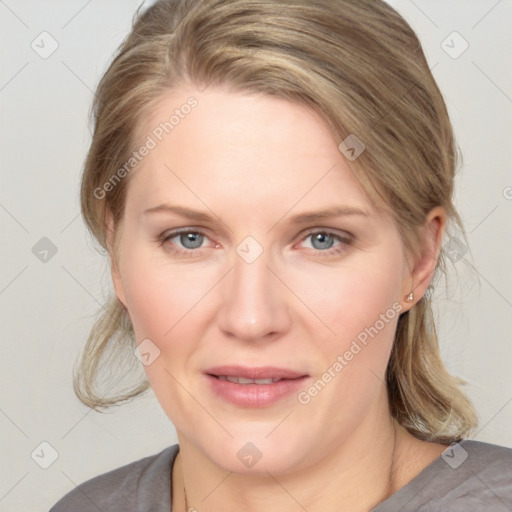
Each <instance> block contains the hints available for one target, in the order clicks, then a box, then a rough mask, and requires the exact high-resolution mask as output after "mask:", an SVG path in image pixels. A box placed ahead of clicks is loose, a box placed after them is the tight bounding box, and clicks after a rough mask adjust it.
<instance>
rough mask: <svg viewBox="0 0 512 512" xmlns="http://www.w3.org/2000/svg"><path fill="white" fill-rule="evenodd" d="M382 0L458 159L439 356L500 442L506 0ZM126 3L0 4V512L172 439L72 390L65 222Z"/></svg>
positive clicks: (82, 302)
mask: <svg viewBox="0 0 512 512" xmlns="http://www.w3.org/2000/svg"><path fill="white" fill-rule="evenodd" d="M390 3H391V4H392V5H393V6H394V7H395V8H397V9H398V10H399V12H400V13H402V15H403V16H404V17H405V18H406V19H407V20H408V21H409V23H410V24H411V25H412V27H413V28H414V29H415V30H416V32H417V34H418V35H419V37H420V40H421V41H422V44H423V47H424V50H425V53H426V55H427V58H428V61H429V64H430V66H431V67H432V69H433V73H434V76H435V78H436V79H437V81H438V83H439V86H440V88H441V91H442V92H443V95H444V97H445V99H446V102H447V105H448V108H449V111H450V115H451V118H452V121H453V124H454V128H455V133H456V137H457V141H458V144H459V146H460V148H461V151H462V153H463V157H464V163H463V166H462V169H461V171H460V174H459V177H458V179H457V196H456V204H457V205H458V207H459V209H460V212H461V214H462V217H463V220H464V221H465V224H466V228H467V231H468V235H469V243H470V248H471V253H470V252H466V253H464V251H465V248H464V247H462V248H461V247H460V246H457V245H456V243H455V245H453V244H454V242H452V246H451V248H452V249H455V251H452V254H453V255H454V260H457V258H458V257H461V258H460V259H459V260H458V261H454V262H453V263H452V264H451V265H450V271H451V272H452V275H454V276H455V275H456V276H457V279H456V280H454V284H453V285H452V286H450V288H449V289H448V290H446V289H444V287H441V288H440V289H439V291H438V292H437V294H436V295H437V298H438V303H437V304H438V305H437V308H436V311H437V317H438V322H439V331H440V338H441V349H442V354H443V357H444V359H445V361H446V364H447V366H448V367H449V369H450V371H451V372H452V373H454V374H457V375H459V376H461V377H462V378H464V379H466V380H467V381H468V383H469V385H468V388H467V391H468V393H469V395H470V396H471V398H472V399H473V400H474V403H475V405H476V407H477V410H478V413H479V416H480V428H479V430H478V432H477V433H476V435H475V437H474V438H475V439H478V440H483V441H488V442H493V443H496V444H502V445H505V446H510V447H512V430H511V429H510V424H511V419H512V385H511V384H512V375H511V372H510V363H511V360H512V343H511V341H512V336H511V334H510V330H511V327H510V325H511V324H510V318H511V317H512V291H511V290H512V273H511V272H510V262H511V261H512V258H511V253H512V243H511V236H510V234H511V229H510V222H511V220H512V172H511V157H510V145H511V142H512V66H511V65H510V53H511V50H512V35H511V31H510V26H511V22H512V2H511V1H510V0H501V1H496V0H458V1H454V0H450V1H441V0H437V1H432V0H428V1H427V0H415V1H412V0H394V1H392V2H390ZM138 5H139V1H138V0H122V1H121V0H108V1H107V0H89V1H87V0H68V1H66V2H65V1H55V0H53V1H44V2H42V1H36V0H5V1H1V0H0V24H1V33H0V37H1V41H0V48H1V51H2V54H1V63H2V65H1V66H0V108H1V130H2V131H1V137H0V148H1V150H0V155H1V182H0V227H1V233H2V250H1V266H0V311H1V315H2V323H1V325H2V341H1V357H0V378H1V382H2V388H1V390H2V391H1V401H0V433H1V436H0V444H1V453H2V464H1V467H2V469H1V478H0V510H1V511H12V510H24V511H29V510H30V511H38V510H39V511H43V510H47V509H48V508H49V507H50V506H51V505H52V504H53V503H54V502H55V501H56V500H57V499H58V498H60V497H61V496H62V495H63V494H64V493H66V492H67V491H69V490H70V489H71V488H73V486H74V485H75V484H78V483H80V482H82V481H84V480H85V479H88V478H90V477H92V476H94V475H97V474H99V473H102V472H104V471H107V470H109V469H112V468H114V467H117V466H120V465H122V464H124V463H127V462H130V461H132V460H135V459H138V458H141V457H143V456H145V455H149V454H152V453H154V452H156V451H159V450H161V449H162V448H164V447H165V446H168V445H169V444H173V443H175V442H176V437H175V432H174V429H173V426H172V425H171V423H170V421H169V420H168V419H167V417H166V416H165V415H164V413H163V412H162V411H161V410H160V407H159V405H158V403H157V402H156V399H155V398H154V396H153V395H152V393H151V392H150V393H148V394H147V395H145V396H144V397H142V398H140V399H139V400H138V401H136V402H134V403H132V404H129V405H124V406H122V407H119V408H116V409H114V410H112V412H110V413H108V414H99V413H95V412H91V411H89V410H87V409H86V408H85V407H84V406H82V405H81V404H80V403H79V402H78V400H77V399H76V398H75V396H74V394H73V391H72V385H71V372H72V367H73V363H74V361H75V359H76V357H77V355H78V353H79V351H80V350H81V348H82V346H83V344H84V342H85V340H86V338H87V334H88V331H89V328H90V326H91V325H92V322H93V319H94V315H95V314H96V313H97V312H98V310H99V308H100V305H99V304H101V302H102V300H103V298H104V297H105V296H106V295H107V293H108V290H109V287H110V275H109V271H108V263H107V261H106V259H105V258H104V257H102V256H101V255H100V254H99V253H98V252H97V244H96V243H95V242H94V241H92V239H91V237H90V235H89V234H88V233H87V231H86V230H85V227H84V224H83V222H82V220H81V217H80V215H79V205H78V184H79V177H80V170H81V166H82V163H83V158H84V156H85V152H86V150H87V146H88V143H89V141H90V132H89V127H88V119H87V114H88V109H89V106H90V102H91V100H92V96H93V93H92V91H93V90H94V88H95V86H96V84H97V82H98V80H99V78H100V76H101V74H102V72H103V71H104V70H105V69H106V66H107V64H108V62H109V60H110V58H111V56H112V54H113V52H114V50H115V48H116V47H117V45H118V44H119V43H120V42H121V40H122V39H123V37H124V36H125V35H126V33H127V32H128V30H129V27H130V23H131V18H132V15H133V13H134V12H135V9H136V7H137V6H138ZM454 31H455V32H457V33H458V34H453V32H454ZM43 32H47V33H48V34H49V35H47V34H42V33H43ZM57 44H58V47H57V48H56V49H55V51H54V52H53V53H52V54H51V55H48V53H50V51H51V50H52V49H53V47H52V45H54V46H55V45H57ZM466 44H467V45H468V47H467V49H466V50H465V51H464V52H462V50H463V49H464V48H465V46H466ZM44 237H46V238H48V239H49V240H50V241H51V244H53V246H54V247H55V249H54V251H55V250H56V251H57V252H56V253H55V254H53V253H52V251H51V247H52V245H51V244H50V243H49V242H48V241H47V240H44V241H42V242H41V241H40V240H41V239H42V238H44ZM446 243H450V241H449V240H446ZM36 244H39V245H36ZM41 244H42V245H41ZM34 246H35V249H34ZM41 247H43V249H44V248H46V249H47V250H48V248H49V247H50V250H49V252H48V254H47V255H46V261H41V259H40V258H38V257H37V256H36V254H37V253H39V255H40V257H41V252H40V251H41ZM34 253H36V254H34ZM43 259H44V257H43ZM473 266H474V269H473V270H471V269H472V267H473ZM41 443H49V444H43V445H41ZM54 451H55V452H54ZM55 457H57V458H56V459H55V460H54V461H53V459H54V458H55ZM50 462H52V463H51V465H49V467H48V468H47V469H43V467H41V466H45V465H48V464H50Z"/></svg>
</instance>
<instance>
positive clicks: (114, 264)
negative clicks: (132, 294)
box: [105, 212, 126, 309]
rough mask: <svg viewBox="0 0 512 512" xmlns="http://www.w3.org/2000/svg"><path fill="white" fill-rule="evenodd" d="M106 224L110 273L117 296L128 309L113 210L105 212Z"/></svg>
mask: <svg viewBox="0 0 512 512" xmlns="http://www.w3.org/2000/svg"><path fill="white" fill-rule="evenodd" d="M105 225H106V228H107V231H106V242H107V247H108V254H109V257H110V273H111V276H112V283H113V285H114V290H115V292H116V295H117V298H118V299H119V302H121V304H122V305H123V306H124V308H125V309H126V297H125V293H124V286H123V281H122V279H121V272H120V269H119V254H118V252H117V251H116V247H115V239H116V232H115V229H114V219H113V216H112V213H111V212H107V213H106V214H105ZM118 229H120V226H118Z"/></svg>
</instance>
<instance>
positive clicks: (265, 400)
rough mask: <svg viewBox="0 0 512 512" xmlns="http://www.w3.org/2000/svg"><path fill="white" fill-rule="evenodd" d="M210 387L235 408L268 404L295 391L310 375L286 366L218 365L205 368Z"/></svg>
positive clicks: (296, 391) (267, 405)
mask: <svg viewBox="0 0 512 512" xmlns="http://www.w3.org/2000/svg"><path fill="white" fill-rule="evenodd" d="M218 376H227V377H244V378H247V379H282V380H278V381H277V382H273V383H272V384H237V383H235V382H230V381H227V380H221V379H219V378H218ZM205 377H206V379H207V380H208V384H209V385H210V388H211V389H212V390H213V391H214V393H215V394H216V395H217V396H219V397H220V398H222V399H224V400H226V401H228V402H230V403H232V404H234V405H236V406H238V407H250V408H258V407H269V406H271V405H273V404H275V403H276V402H278V401H280V400H282V399H284V398H286V397H288V396H289V395H291V394H293V393H295V394H296V393H298V392H299V390H300V389H301V388H302V387H303V386H304V382H305V381H306V379H308V378H309V375H307V374H304V373H300V372H297V371H294V370H290V369H288V368H278V367H274V366H264V367H248V366H217V367H215V368H210V369H208V370H206V372H205Z"/></svg>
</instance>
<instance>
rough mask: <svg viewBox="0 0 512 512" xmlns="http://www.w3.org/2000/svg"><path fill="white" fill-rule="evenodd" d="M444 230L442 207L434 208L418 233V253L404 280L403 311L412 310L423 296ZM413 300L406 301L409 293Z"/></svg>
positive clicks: (434, 267) (430, 277)
mask: <svg viewBox="0 0 512 512" xmlns="http://www.w3.org/2000/svg"><path fill="white" fill-rule="evenodd" d="M445 229H446V212H445V210H444V208H443V207H441V206H436V207H435V208H433V209H432V210H430V212H429V213H428V215H427V218H426V221H425V223H424V225H423V227H422V229H421V232H420V239H419V251H418V253H417V254H416V256H415V257H413V258H412V260H411V267H412V268H411V274H410V278H409V279H406V280H404V286H406V287H408V288H403V290H402V292H403V306H404V309H403V311H407V310H408V309H410V308H412V307H413V306H414V304H416V303H417V302H418V301H419V300H420V299H421V298H422V297H423V295H424V294H425V292H426V290H427V288H428V286H429V284H430V282H431V281H432V278H433V276H434V271H435V269H436V265H437V261H438V258H439V253H440V252H441V245H442V241H443V235H444V231H445ZM411 292H412V293H413V295H414V298H413V299H412V300H411V301H408V300H407V297H408V296H409V294H410V293H411Z"/></svg>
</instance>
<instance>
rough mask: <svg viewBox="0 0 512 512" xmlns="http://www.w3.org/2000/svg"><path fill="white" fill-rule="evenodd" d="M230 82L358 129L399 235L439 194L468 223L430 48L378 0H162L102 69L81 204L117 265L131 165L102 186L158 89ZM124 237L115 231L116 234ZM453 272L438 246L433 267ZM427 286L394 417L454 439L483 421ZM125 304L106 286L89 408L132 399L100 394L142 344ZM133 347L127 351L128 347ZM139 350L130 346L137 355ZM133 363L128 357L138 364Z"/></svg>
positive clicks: (129, 148)
mask: <svg viewBox="0 0 512 512" xmlns="http://www.w3.org/2000/svg"><path fill="white" fill-rule="evenodd" d="M187 84H190V85H192V84H193V85H196V86H198V87H200V88H204V87H207V86H210V85H219V86H223V87H228V88H229V90H232V91H236V92H255V93H261V94H267V95H272V96H276V97H279V98H282V99H285V100H288V101H294V102H298V103H300V104H302V105H305V106H308V107H310V108H312V109H314V111H316V112H318V113H319V114H320V115H321V116H322V118H323V119H325V121H326V122H327V123H328V125H329V127H330V128H331V130H332V133H333V135H334V136H335V138H336V140H337V141H339V142H341V141H343V140H344V139H345V138H346V137H347V136H348V135H350V134H355V135H356V136H357V137H358V138H359V139H360V140H361V141H363V143H364V145H365V147H366V150H365V151H364V152H363V153H362V154H361V155H360V156H359V157H358V158H357V159H356V160H354V161H350V162H349V164H350V166H351V168H352V170H353V172H354V175H355V176H356V178H357V179H358V180H359V181H360V183H361V184H362V186H363V187H364V189H365V190H366V191H367V193H368V194H369V195H370V197H372V198H374V199H375V201H381V202H383V203H384V204H385V205H387V206H388V208H389V211H390V212H391V213H392V215H393V216H394V219H395V220H396V223H397V226H398V228H399V230H400V233H401V236H402V238H403V240H404V245H405V246H406V247H407V248H408V249H410V250H411V251H415V250H417V247H418V234H419V230H420V227H421V226H422V224H423V223H424V221H425V219H426V216H427V213H428V212H429V211H430V210H431V209H432V208H434V207H435V206H442V207H443V208H444V209H445V211H446V212H447V215H448V218H449V219H450V224H451V223H453V224H454V225H455V226H458V227H459V228H460V230H461V232H462V233H463V228H462V224H461V221H460V218H459V216H458V214H457V212H456V210H455V208H454V205H453V203H452V193H453V185H454V175H455V170H456V166H457V163H458V160H457V153H456V148H455V142H454V135H453V132H452V127H451V123H450V120H449V117H448V113H447V109H446V106H445V103H444V100H443V97H442V95H441V93H440V91H439V89H438V87H437V85H436V83H435V80H434V78H433V76H432V74H431V72H430V69H429V66H428V64H427V61H426V59H425V56H424V53H423V50H422V47H421V44H420V42H419V41H418V39H417V37H416V35H415V33H414V32H413V30H412V29H411V27H410V26H409V25H408V24H407V22H406V21H405V20H404V19H403V18H402V17H401V16H400V15H399V14H398V13H397V12H396V11H395V10H394V9H392V8H391V7H390V6H389V5H387V4H386V3H384V2H383V1H380V0H357V1H355V0H209V1H196V0H160V1H157V2H156V3H155V4H154V5H152V6H151V7H149V8H147V9H146V10H145V11H144V12H142V13H139V12H137V15H136V17H135V19H134V23H133V27H132V31H131V33H130V34H129V35H128V36H127V38H126V40H125V41H124V42H123V43H122V45H121V46H120V48H119V51H118V53H117V55H116V57H115V58H114V60H113V62H112V63H111V65H110V67H109V68H108V70H107V71H106V73H105V74H104V76H103V77H102V79H101V81H100V83H99V86H98V88H97V91H96V96H95V99H94V104H93V110H92V112H93V115H94V119H93V121H94V133H93V139H92V143H91V146H90V150H89V152H88V155H87V159H86V162H85V167H84V172H83V179H82V188H81V206H82V213H83V216H84V219H85V221H86V223H87V226H88V227H89V229H90V231H91V232H92V234H93V236H94V237H95V238H96V239H97V240H98V241H99V243H100V244H101V246H102V247H103V248H104V249H105V250H107V251H108V252H109V253H110V255H111V257H112V261H113V264H115V259H116V254H117V252H116V247H117V242H115V243H114V246H113V248H112V247H109V244H108V236H107V225H106V214H107V213H108V214H110V215H111V216H112V219H113V226H114V233H117V232H116V228H117V227H118V226H119V225H120V222H121V220H122V215H123V207H124V200H125V195H126V188H127V186H128V183H129V181H130V176H127V177H125V178H124V179H122V180H118V182H116V184H115V186H113V187H108V188H109V190H108V192H102V194H101V196H102V197H100V198H98V195H99V194H98V193H97V192H95V191H98V190H100V189H101V190H102V191H105V187H104V184H105V183H107V182H109V180H111V179H112V177H113V176H114V175H115V174H116V172H118V170H119V168H120V167H121V166H122V165H123V163H124V162H126V161H127V160H128V159H129V158H130V155H131V153H132V152H133V150H134V148H135V147H137V143H140V141H141V137H142V136H143V133H142V131H141V125H142V124H143V123H144V120H145V119H147V116H148V114H149V113H151V111H152V109H154V108H155V106H156V105H157V103H158V101H159V100H160V99H161V98H162V96H163V95H164V94H165V93H166V92H168V91H170V90H171V89H174V88H178V87H180V85H187ZM116 240H117V236H116ZM444 271H445V258H444V255H443V253H442V252H441V256H440V258H439V260H438V265H437V269H436V272H438V273H443V272H444ZM430 300H431V299H430V293H427V294H425V296H424V297H422V298H421V299H420V300H419V302H417V303H416V304H415V305H414V306H413V307H412V309H410V310H409V311H407V312H405V313H403V314H402V315H401V316H400V318H399V321H398V326H397V332H396V338H395V342H394V346H393V350H392V353H391V356H390V361H389V365H388V369H387V385H388V392H389V401H390V408H391V413H392V415H393V417H394V418H395V419H396V420H397V421H398V422H399V423H400V424H401V425H403V426H404V427H405V428H407V429H408V431H409V432H411V433H412V434H413V435H414V436H416V437H418V438H420V439H424V440H430V441H437V442H451V441H454V440H460V439H462V438H463V437H466V436H467V435H468V434H469V432H470V431H471V430H472V429H473V428H474V427H475V426H476V414H475V411H474V409H473V406H472V405H471V402H470V401H469V400H468V398H467V397H466V396H465V395H464V393H463V392H462V391H461V389H460V387H459V384H461V383H462V382H463V381H461V380H458V379H454V378H453V377H452V376H451V375H450V374H449V373H448V372H447V370H446V368H445V366H444V364H443V362H442V360H441V358H440V354H439V347H438V340H437V335H436V331H435V325H434V320H433V316H432V309H431V303H430ZM135 343H136V341H135V339H134V334H133V328H132V326H131V324H130V321H129V318H128V314H127V312H126V311H125V310H124V309H123V307H122V306H121V304H120V303H119V301H118V300H117V299H116V298H115V297H112V299H111V300H110V301H109V303H108V304H107V307H106V311H105V312H104V313H103V314H102V315H101V317H100V318H99V319H98V321H97V322H96V324H95V325H94V326H93V328H92V331H91V333H90V336H89V339H88V342H87V345H86V347H85V349H84V352H83V355H82V359H81V362H80V366H79V369H78V372H77V373H76V375H75V391H76V393H77V396H78V397H79V398H80V400H81V401H82V402H83V403H85V404H86V405H88V406H90V407H93V408H98V409H100V408H105V407H108V406H110V405H113V404H116V403H119V402H122V401H124V400H128V399H130V398H133V397H134V396H136V395H138V394H140V393H142V392H143V391H144V390H146V389H147V388H148V383H147V382H146V381H145V380H144V379H142V381H141V382H139V383H138V384H137V385H135V386H131V387H128V388H127V389H124V390H122V391H118V392H116V393H114V394H113V396H110V395H107V396H104V389H100V388H101V387H102V386H104V385H105V382H101V385H100V381H101V379H102V378H104V377H105V375H111V372H112V368H113V367H114V366H115V365H116V364H117V365H118V366H119V365H120V364H121V362H122V361H124V362H125V363H126V364H127V365H128V366H130V367H131V369H133V368H134V367H133V364H134V362H135V358H134V357H133V354H132V351H133V349H134V347H135ZM126 354H129V356H127V355H126ZM130 356H131V358H130ZM130 371H131V370H130Z"/></svg>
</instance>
